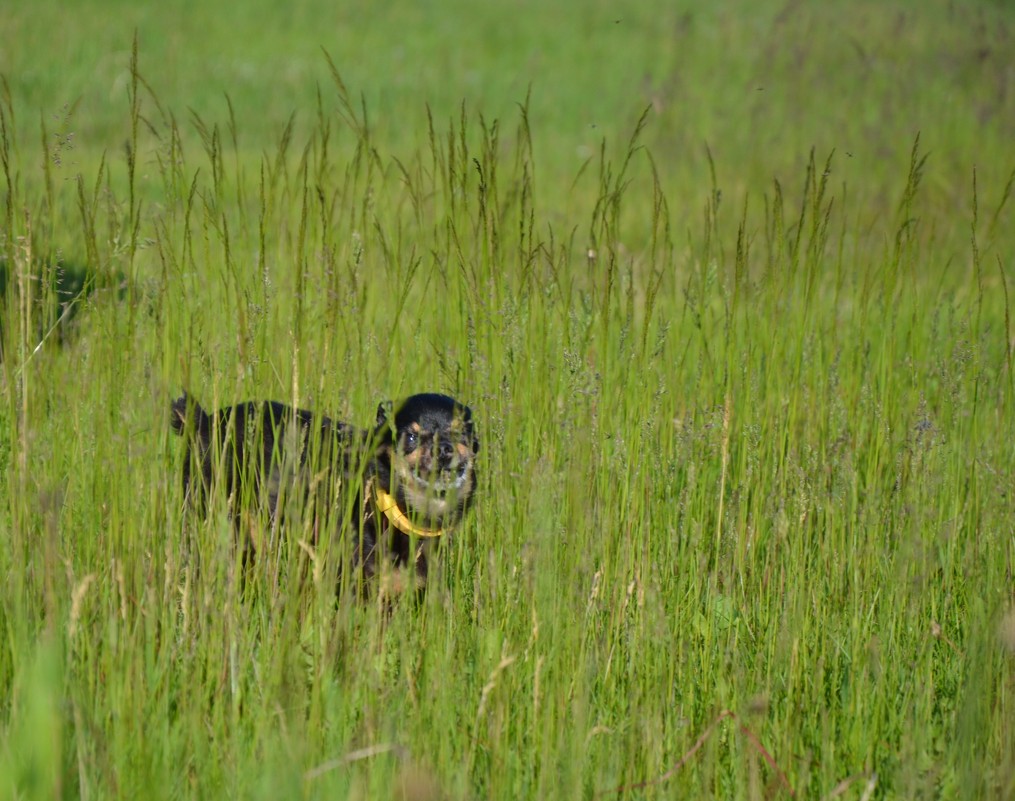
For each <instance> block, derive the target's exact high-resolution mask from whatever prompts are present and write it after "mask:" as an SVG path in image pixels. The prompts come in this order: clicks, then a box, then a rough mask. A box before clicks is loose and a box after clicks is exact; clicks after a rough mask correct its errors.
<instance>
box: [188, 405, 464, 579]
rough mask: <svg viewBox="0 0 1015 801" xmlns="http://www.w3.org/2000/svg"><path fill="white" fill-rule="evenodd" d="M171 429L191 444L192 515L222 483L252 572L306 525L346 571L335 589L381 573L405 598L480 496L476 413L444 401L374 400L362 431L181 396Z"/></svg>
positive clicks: (288, 412) (266, 408) (308, 535)
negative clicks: (337, 549) (326, 540)
mask: <svg viewBox="0 0 1015 801" xmlns="http://www.w3.org/2000/svg"><path fill="white" fill-rule="evenodd" d="M171 424H172V429H173V431H174V432H176V433H177V434H180V435H182V436H183V437H184V439H185V440H186V442H187V449H186V454H185V456H184V463H183V491H184V498H185V505H186V506H187V507H188V508H190V509H192V510H196V511H198V512H200V513H202V514H205V515H206V514H207V513H208V500H209V498H210V496H211V494H212V489H213V488H214V487H216V486H218V487H219V489H220V490H221V491H222V493H223V494H224V496H225V497H226V498H227V502H228V505H229V507H230V511H231V514H232V518H233V525H234V530H235V532H236V535H237V538H238V539H239V540H240V541H241V545H242V547H243V557H244V563H245V564H248V565H249V564H250V563H252V561H253V560H255V559H257V558H258V557H259V556H260V555H261V553H260V552H261V551H265V550H266V549H271V548H276V549H277V548H278V547H279V542H280V540H279V539H278V538H276V536H275V534H277V533H279V532H280V531H282V530H283V529H284V530H285V531H287V532H288V533H289V535H290V536H292V535H293V530H292V529H293V527H299V526H302V531H303V534H304V537H305V540H304V541H309V543H310V544H311V545H314V546H316V545H317V544H318V543H319V541H320V540H321V539H322V538H323V536H324V534H325V533H326V532H327V533H328V534H329V535H330V537H331V542H332V543H334V542H336V541H337V542H339V544H340V546H342V545H344V546H345V551H344V553H342V556H341V558H342V559H343V562H342V563H341V564H342V565H344V566H345V567H347V568H348V567H351V568H352V570H351V571H348V570H346V569H343V567H339V570H338V575H339V590H341V587H342V586H343V582H344V580H345V578H346V577H347V574H348V573H349V572H351V573H352V575H354V576H356V577H357V579H356V581H357V584H358V585H359V587H360V589H361V592H362V593H363V594H366V593H368V592H369V586H370V584H371V583H376V582H371V579H373V578H374V577H375V576H376V575H377V574H378V573H381V574H382V576H388V577H391V576H395V577H396V578H394V579H388V580H389V581H390V583H391V586H390V587H388V588H387V589H386V590H385V591H388V592H390V594H399V593H400V592H404V591H405V589H408V587H407V586H406V585H405V578H404V577H405V576H406V575H409V576H412V577H413V578H414V583H415V586H414V589H416V590H417V591H418V592H421V591H422V590H423V589H424V587H425V584H426V579H427V572H428V555H429V552H430V551H431V550H432V549H433V548H434V546H435V545H436V543H437V542H439V540H440V539H441V538H442V537H444V536H446V535H447V534H448V533H449V532H450V531H452V530H453V529H454V528H455V527H456V526H458V525H459V523H460V522H461V521H462V519H463V518H464V516H465V514H466V512H467V511H468V510H469V508H470V507H471V506H472V503H473V501H474V498H475V495H476V464H475V463H476V455H477V454H478V453H479V438H478V437H477V435H476V432H475V430H474V426H473V421H472V411H471V409H469V407H468V406H465V405H464V404H461V403H459V402H458V401H456V400H455V399H454V398H451V397H449V396H447V395H441V394H436V393H423V394H419V395H412V396H411V397H409V398H408V399H406V400H405V401H403V402H401V403H399V404H397V405H396V404H394V403H392V402H391V401H387V402H384V403H381V404H380V405H379V406H378V408H377V420H376V423H375V425H374V427H373V428H372V429H359V428H357V427H355V426H352V425H349V424H347V423H343V422H338V421H334V420H331V419H329V418H328V417H324V416H315V415H314V414H312V413H311V412H308V411H305V410H303V409H294V408H292V407H290V406H286V405H285V404H282V403H279V402H277V401H249V402H246V403H241V404H238V405H236V406H229V407H225V408H222V409H219V410H218V411H216V412H212V413H209V412H206V411H205V410H204V409H202V408H201V406H200V404H198V403H197V402H196V401H195V400H194V399H193V398H192V397H191V396H189V395H188V394H187V393H186V392H185V393H184V394H183V395H182V396H181V397H179V398H177V399H176V400H174V401H173V402H172V404H171ZM258 534H259V535H260V536H258ZM265 534H270V536H268V537H266V536H265ZM332 547H333V546H332ZM389 568H394V570H393V571H392V570H390V569H389Z"/></svg>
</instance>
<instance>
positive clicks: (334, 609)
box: [0, 49, 1015, 798]
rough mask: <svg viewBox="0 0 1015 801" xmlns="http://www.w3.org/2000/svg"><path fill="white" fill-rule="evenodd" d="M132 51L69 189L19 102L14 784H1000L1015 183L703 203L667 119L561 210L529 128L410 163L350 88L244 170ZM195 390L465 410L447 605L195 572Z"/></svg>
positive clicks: (204, 546) (63, 787)
mask: <svg viewBox="0 0 1015 801" xmlns="http://www.w3.org/2000/svg"><path fill="white" fill-rule="evenodd" d="M130 64H131V66H130V69H129V71H128V75H129V78H128V80H127V83H126V87H125V88H126V90H127V98H128V102H127V105H126V113H125V118H126V119H125V120H124V121H123V123H122V127H123V130H125V131H127V134H126V139H125V141H124V143H123V147H122V148H118V149H117V150H116V152H109V153H107V154H106V155H105V157H104V158H102V159H100V160H99V161H98V162H97V163H95V164H94V165H91V164H89V165H88V166H87V169H82V170H81V171H80V174H79V175H78V177H77V178H76V180H73V181H63V180H56V179H55V178H54V173H53V170H54V167H53V164H54V162H53V160H52V150H51V149H49V148H50V146H51V142H52V139H51V138H50V137H49V136H48V131H47V133H46V134H44V136H45V138H44V143H43V144H44V147H45V148H46V149H45V150H44V151H43V152H41V153H40V152H37V151H36V150H35V149H33V148H32V146H31V145H30V144H26V143H25V142H24V141H21V140H18V141H15V139H14V137H13V135H12V131H13V130H14V126H13V123H12V120H14V119H15V118H16V117H17V116H18V113H19V109H17V108H15V107H14V106H13V103H12V102H11V101H9V102H7V103H5V104H4V105H3V106H2V113H0V121H2V123H3V134H4V135H3V138H2V140H0V144H2V150H0V156H2V160H0V165H2V168H3V175H2V185H0V193H2V201H0V203H2V210H3V215H2V219H3V228H2V231H0V234H2V238H0V240H2V245H3V249H4V250H3V267H4V270H5V272H6V275H7V284H6V287H7V288H6V291H5V293H4V298H3V303H4V309H3V340H2V348H3V351H2V352H3V357H2V358H3V361H2V381H3V384H2V387H3V393H2V406H0V468H2V470H3V475H4V478H5V482H6V487H7V490H8V491H7V494H6V497H7V503H6V504H5V505H4V506H2V507H0V527H2V528H3V530H4V531H5V532H6V533H5V534H4V536H3V537H0V573H2V575H3V576H4V577H5V579H6V581H5V583H4V589H3V592H2V594H0V687H2V688H3V689H4V692H2V693H0V720H2V729H0V788H3V792H4V793H6V794H9V795H10V796H12V797H26V798H35V797H40V798H43V797H90V798H104V797H214V796H223V795H228V796H237V797H247V798H258V797H264V798H277V797H280V796H282V797H311V798H316V797H351V798H374V797H405V798H428V797H442V796H445V795H446V796H448V797H452V798H478V797H488V798H532V797H561V798H570V797H578V798H591V797H596V796H598V795H600V794H601V795H602V797H618V796H624V797H683V796H688V797H717V798H731V797H733V798H762V797H770V796H776V795H786V794H789V793H790V792H791V791H792V792H795V793H796V794H797V795H799V796H801V797H812V798H827V797H845V798H861V797H872V794H874V795H879V796H881V797H893V798H894V797H898V798H912V797H922V796H946V797H970V798H983V797H996V798H1004V797H1008V796H1009V795H1010V794H1011V793H1012V792H1013V790H1015V758H1013V754H1015V747H1013V746H1015V726H1013V724H1012V721H1013V720H1015V714H1013V713H1015V710H1013V708H1012V704H1013V692H1015V679H1013V676H1015V673H1013V659H1015V655H1013V653H1012V650H1011V643H1010V635H1006V634H1005V632H1006V631H1007V628H1006V626H1007V627H1008V628H1010V626H1011V615H1012V614H1013V613H1012V604H1013V603H1015V597H1013V584H1012V565H1013V562H1015V539H1013V525H1012V520H1013V517H1012V512H1011V494H1010V493H1011V487H1012V479H1013V476H1012V469H1011V465H1012V461H1013V460H1012V455H1013V453H1012V451H1013V447H1012V442H1013V441H1015V440H1013V434H1015V431H1013V422H1015V415H1013V409H1012V390H1013V378H1012V372H1011V347H1012V345H1011V343H1012V333H1011V330H1010V303H1009V300H1008V292H1009V288H1008V284H1010V283H1011V282H1010V281H1009V280H1008V276H1009V274H1010V271H1011V263H1010V261H1011V253H1012V245H1013V241H1012V237H1011V234H1010V230H1011V210H1010V208H1009V200H1010V194H1011V191H1012V180H1011V178H1010V175H1011V170H1012V167H1013V165H1011V164H997V165H989V169H988V168H987V167H983V166H981V167H979V168H978V169H977V170H975V172H974V170H973V168H972V165H970V166H969V171H968V181H967V183H966V184H965V185H964V186H963V187H961V188H959V189H955V190H954V192H955V193H956V194H959V195H961V196H962V197H963V198H964V205H963V206H962V207H959V208H952V207H950V206H949V205H948V204H947V203H945V204H942V202H941V201H940V197H941V194H940V192H938V191H937V190H936V189H935V188H934V185H935V181H936V180H938V179H939V177H940V175H941V173H938V172H936V169H937V167H936V164H937V162H936V161H935V157H934V155H933V154H930V155H928V154H927V153H926V151H925V150H924V146H923V145H922V144H921V143H920V141H919V140H917V141H915V142H914V141H913V140H912V139H909V140H908V141H906V142H898V143H893V146H895V147H898V148H902V149H904V150H905V151H906V152H907V153H908V154H909V157H908V165H903V166H902V168H901V169H900V170H899V172H898V175H897V176H896V177H895V179H894V181H891V182H887V183H888V184H889V189H888V190H887V191H888V192H889V194H890V196H888V197H884V198H881V199H876V198H874V195H876V194H877V193H876V192H868V191H867V190H868V189H869V187H866V186H864V185H863V175H862V174H861V175H860V176H859V178H858V180H859V182H860V184H861V185H860V186H859V187H856V188H854V186H853V184H854V183H855V182H856V181H855V180H854V181H853V182H844V181H842V180H840V171H842V170H844V169H846V168H844V167H843V164H845V163H847V162H848V160H849V156H848V155H846V154H844V153H835V154H831V155H829V154H828V153H827V152H820V151H817V152H814V151H812V153H811V155H810V157H809V158H805V160H804V162H803V164H802V167H801V169H800V171H799V174H797V175H793V176H792V180H791V181H790V180H787V179H783V180H782V181H781V182H776V183H772V184H770V187H771V188H769V189H768V190H767V191H765V192H764V193H745V192H744V191H743V189H744V187H743V186H733V187H731V188H729V189H726V188H725V185H724V182H723V176H724V175H725V174H726V173H727V171H728V170H732V169H734V167H733V166H731V165H726V164H724V162H723V161H722V158H721V154H717V155H716V156H711V155H709V154H707V152H706V156H705V159H706V165H707V166H708V168H709V169H708V170H707V171H706V172H707V174H710V175H711V181H710V183H709V182H706V183H703V184H701V185H700V186H696V187H694V188H693V189H691V190H688V189H687V188H686V187H680V189H679V193H681V195H682V196H681V199H680V200H679V201H678V203H679V204H680V206H681V207H683V206H684V205H687V204H689V203H690V202H691V201H688V200H687V198H686V197H685V196H686V195H692V196H693V198H692V199H693V202H694V203H695V204H697V206H698V209H699V212H698V215H697V216H696V217H694V218H688V217H687V216H685V215H682V214H677V213H676V212H675V211H674V209H673V201H672V200H671V198H673V196H674V188H673V186H672V184H671V182H670V181H668V180H667V179H666V177H665V170H664V168H663V167H661V166H660V159H659V158H658V157H657V156H656V155H655V154H656V150H655V148H654V147H652V146H649V147H645V146H644V145H646V143H647V142H648V140H651V139H652V137H653V136H654V135H656V134H655V133H653V122H652V120H653V117H652V113H651V112H646V114H645V115H644V116H642V117H641V118H640V119H639V118H638V117H637V115H632V117H631V118H630V119H628V120H627V121H626V132H625V136H624V137H623V138H620V139H618V138H616V137H613V138H610V139H609V140H607V141H605V142H603V143H601V145H599V146H597V148H596V149H595V150H594V152H593V155H592V157H591V158H590V160H589V161H588V162H587V164H585V166H584V167H582V166H581V165H576V166H575V168H574V169H573V171H572V174H571V176H570V178H569V180H568V181H567V182H566V185H563V186H559V187H555V191H554V192H553V193H549V194H548V193H547V192H546V190H545V189H543V188H542V184H543V182H544V179H543V176H544V174H546V175H548V178H547V179H546V181H547V182H556V181H558V168H557V167H556V166H551V167H546V168H544V166H543V163H542V162H541V161H540V157H539V153H540V146H541V140H540V139H539V137H538V135H536V134H535V133H534V129H533V126H532V124H531V108H530V106H528V105H526V104H525V103H522V104H521V105H520V107H519V108H518V109H517V110H515V111H513V112H511V113H510V114H509V115H506V116H501V117H500V118H499V120H497V121H494V120H493V119H491V118H488V117H485V116H483V115H481V114H480V113H479V112H478V111H477V112H472V111H469V110H468V109H467V108H464V109H462V110H460V111H456V112H455V113H454V114H453V115H451V116H448V115H447V114H440V113H435V112H433V111H431V113H430V114H429V115H427V114H425V113H423V114H422V115H421V118H420V120H421V121H420V125H419V129H418V130H419V133H418V142H417V143H416V144H414V145H411V146H403V147H401V148H399V152H398V153H392V152H391V151H390V150H388V149H386V148H385V147H384V145H383V144H382V143H381V141H380V139H381V137H380V135H379V134H378V133H377V131H376V130H375V128H374V127H373V125H372V123H371V117H370V115H369V114H368V111H369V104H367V103H361V102H360V101H359V100H358V99H357V97H356V96H355V93H352V92H350V91H349V90H348V89H347V87H346V85H345V83H344V82H343V78H342V77H341V74H340V71H339V70H338V69H337V68H335V69H333V70H332V71H331V76H330V83H329V84H328V88H327V90H326V91H325V90H322V92H321V94H320V99H319V100H316V101H315V104H316V108H315V109H314V111H313V119H314V122H313V123H312V124H310V125H308V126H307V127H306V130H303V131H300V130H297V127H296V126H293V127H291V128H290V127H287V128H285V129H284V131H283V132H282V133H281V134H280V135H279V136H278V137H277V140H276V141H275V142H274V143H273V144H272V146H271V147H270V148H268V149H266V150H265V152H264V153H263V155H262V156H261V157H260V158H251V157H250V154H249V153H248V152H245V151H244V148H243V146H242V145H241V144H240V142H241V141H242V137H243V130H242V129H241V128H240V126H239V124H238V123H237V122H236V121H235V117H232V116H229V115H226V116H224V117H223V119H222V120H221V121H217V120H215V119H213V118H211V117H208V116H206V115H202V114H199V113H198V114H195V115H193V116H192V117H191V118H190V119H189V120H188V121H186V122H184V121H183V120H184V119H185V116H179V114H180V112H179V110H178V109H174V108H173V107H171V106H169V105H168V104H167V103H164V102H162V101H160V100H159V98H158V93H157V92H156V91H155V90H154V89H153V88H152V86H151V84H152V81H151V80H148V81H146V80H145V77H144V76H143V75H142V72H141V70H140V69H139V67H138V55H137V51H136V49H135V51H134V53H133V55H132V57H131V59H130ZM537 91H538V90H537ZM332 98H333V99H332ZM656 133H657V132H656ZM194 143H197V144H196V146H195V144H194ZM649 144H652V143H651V142H649ZM40 150H41V149H40ZM804 152H806V151H804ZM40 155H41V156H42V158H40ZM942 169H944V168H942ZM544 170H545V172H544ZM945 172H947V170H945ZM882 178H883V176H880V175H878V176H876V179H872V180H876V183H877V184H878V191H881V186H882V184H884V183H885V182H884V181H883V180H882ZM928 184H930V187H931V188H930V189H928ZM854 195H857V196H859V197H860V198H863V199H864V200H863V201H862V202H861V201H858V200H855V199H854ZM552 196H555V197H559V198H562V200H561V201H560V202H559V203H553V204H550V201H549V200H548V197H552ZM948 196H949V197H952V190H949V193H948ZM872 198H873V199H872ZM867 203H869V205H865V204H867ZM956 232H960V233H956ZM68 251H70V252H71V253H73V255H74V257H75V258H80V259H81V260H82V261H84V262H85V263H86V264H87V265H88V267H89V268H90V270H91V273H92V279H91V285H90V286H89V287H88V290H89V291H88V292H87V293H85V294H82V295H81V296H80V297H79V300H78V301H77V302H76V307H77V308H78V312H77V314H76V315H75V316H74V317H73V320H69V318H65V319H64V320H63V321H62V322H61V321H60V320H61V315H62V314H63V312H62V310H61V308H60V307H59V305H58V300H59V298H56V297H54V296H55V293H56V287H57V281H56V279H57V275H56V271H57V266H58V263H59V261H60V259H61V258H63V257H65V256H66V255H67V254H68ZM54 332H56V333H54ZM57 333H59V336H57ZM183 386H185V387H187V388H189V389H190V390H191V391H192V392H193V393H194V394H195V395H196V396H197V397H198V398H199V399H200V400H201V402H202V403H204V404H205V405H207V406H214V405H218V404H226V403H233V402H236V401H239V400H243V399H246V398H260V397H269V396H270V397H276V398H279V399H282V400H286V401H289V402H292V403H297V404H299V405H301V406H303V407H306V408H311V409H314V410H317V411H319V412H322V413H328V414H331V415H334V416H336V417H339V418H341V419H345V420H349V421H351V422H356V423H359V424H367V423H369V422H370V421H371V420H372V417H373V410H374V409H375V408H376V404H377V402H378V401H379V400H382V399H384V398H388V397H397V396H401V395H405V394H408V393H410V392H414V391H420V390H430V389H433V390H441V391H446V392H449V393H451V394H454V395H455V396H457V397H459V398H460V399H461V400H463V401H465V402H468V403H469V404H470V405H472V407H473V408H474V410H475V413H476V416H477V420H478V422H479V426H480V428H479V433H480V437H481V438H482V440H483V448H482V451H481V453H480V456H481V462H480V468H481V473H480V477H481V495H480V501H479V503H478V504H477V507H476V509H475V512H474V514H473V515H472V516H471V518H470V519H469V521H468V522H467V523H466V525H465V526H464V527H463V529H462V530H461V531H460V532H457V533H456V535H455V537H454V538H453V540H452V541H451V542H449V543H447V544H446V546H445V547H444V549H443V550H442V554H441V558H440V560H439V561H440V569H439V570H438V571H437V575H436V577H435V578H434V580H433V581H432V583H431V585H430V589H429V592H428V593H427V595H426V598H425V600H424V601H423V602H422V603H421V604H420V605H418V606H416V605H412V604H408V603H404V604H400V605H397V606H396V608H395V609H394V610H393V611H391V612H390V614H386V613H384V612H383V611H382V610H380V609H378V608H377V607H376V605H374V604H369V603H368V604H357V603H353V602H351V601H349V600H343V601H341V602H339V603H336V601H335V597H334V593H333V587H334V582H333V581H330V580H329V573H328V571H329V569H331V568H329V566H328V565H326V564H325V565H321V564H318V565H316V568H317V569H316V570H315V569H311V570H309V571H303V564H304V563H303V562H301V561H300V560H305V559H307V556H306V555H305V554H302V552H300V551H298V550H297V549H296V548H292V550H293V554H292V557H291V569H292V571H293V575H294V576H295V575H297V574H301V573H304V572H309V574H310V578H309V579H306V580H304V581H303V582H300V581H296V580H293V581H290V582H288V583H284V582H283V583H280V584H278V585H277V586H276V585H272V586H266V587H263V588H262V589H261V591H256V592H252V593H249V594H247V595H246V596H244V594H242V593H241V592H240V589H241V586H240V582H239V580H238V572H237V567H238V564H237V552H236V549H235V548H234V547H233V542H232V532H231V527H230V525H229V521H228V519H227V517H226V515H225V514H224V513H223V510H222V509H221V507H220V508H219V509H218V513H213V514H212V515H211V516H210V517H209V519H208V520H207V521H206V522H202V523H199V524H197V525H196V528H195V530H193V531H191V535H192V536H193V537H195V538H196V541H197V547H198V548H199V549H200V550H201V554H202V570H201V572H200V574H197V573H195V571H194V570H193V565H192V563H191V561H189V560H188V558H187V553H186V547H185V539H184V536H183V529H184V525H185V521H184V516H183V514H182V492H181V488H180V484H179V472H180V467H181V462H182V448H181V446H180V442H179V441H178V440H176V439H174V438H172V437H171V436H170V433H169V427H168V400H169V398H170V397H171V396H172V395H173V394H174V393H176V392H178V391H179V389H180V388H181V387H183ZM290 546H292V543H291V542H290ZM301 554H302V555H301ZM311 567H312V568H313V567H315V566H311ZM726 712H732V713H733V714H734V715H735V717H733V716H730V715H725V716H724V713H726ZM702 738H703V739H702ZM699 744H700V747H697V748H696V746H698V745H699ZM674 768H676V769H674ZM657 780H658V781H657ZM653 781H657V783H655V784H649V785H648V786H640V785H643V784H644V783H645V782H653Z"/></svg>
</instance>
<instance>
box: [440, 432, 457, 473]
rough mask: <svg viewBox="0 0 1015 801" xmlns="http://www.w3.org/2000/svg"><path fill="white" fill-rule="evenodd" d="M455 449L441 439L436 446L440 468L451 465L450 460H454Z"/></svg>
mask: <svg viewBox="0 0 1015 801" xmlns="http://www.w3.org/2000/svg"><path fill="white" fill-rule="evenodd" d="M454 455H455V449H454V446H452V444H451V443H450V442H448V441H447V440H444V439H442V440H441V441H440V443H439V444H438V446H437V458H438V459H439V460H440V465H441V467H447V466H448V465H449V464H451V460H452V458H454Z"/></svg>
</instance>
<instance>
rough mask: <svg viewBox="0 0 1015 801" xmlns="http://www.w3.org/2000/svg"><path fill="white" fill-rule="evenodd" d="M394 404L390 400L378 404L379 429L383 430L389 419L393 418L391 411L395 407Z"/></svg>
mask: <svg viewBox="0 0 1015 801" xmlns="http://www.w3.org/2000/svg"><path fill="white" fill-rule="evenodd" d="M394 405H395V404H394V403H392V402H391V401H389V400H386V401H381V402H380V403H378V404H377V427H378V428H381V427H382V426H383V425H384V424H385V423H387V422H388V417H390V416H391V410H392V408H393V407H394Z"/></svg>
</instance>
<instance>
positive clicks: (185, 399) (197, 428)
mask: <svg viewBox="0 0 1015 801" xmlns="http://www.w3.org/2000/svg"><path fill="white" fill-rule="evenodd" d="M170 409H171V410H172V416H171V417H170V420H169V423H170V425H171V426H172V427H173V431H175V432H176V433H177V434H181V435H182V434H183V433H184V432H186V431H187V430H188V429H187V421H188V420H192V421H193V422H192V423H191V426H192V428H191V429H190V430H191V431H194V432H195V433H196V434H197V435H198V437H199V438H200V439H201V440H202V441H205V442H207V440H208V439H209V438H210V437H211V418H210V417H208V413H207V412H206V411H205V410H204V409H202V408H201V404H199V403H198V402H197V401H196V400H194V399H193V398H192V397H190V396H189V395H188V394H187V393H186V392H184V393H183V394H182V395H181V396H180V397H178V398H177V399H176V400H174V401H173V403H172V405H171V406H170Z"/></svg>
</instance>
